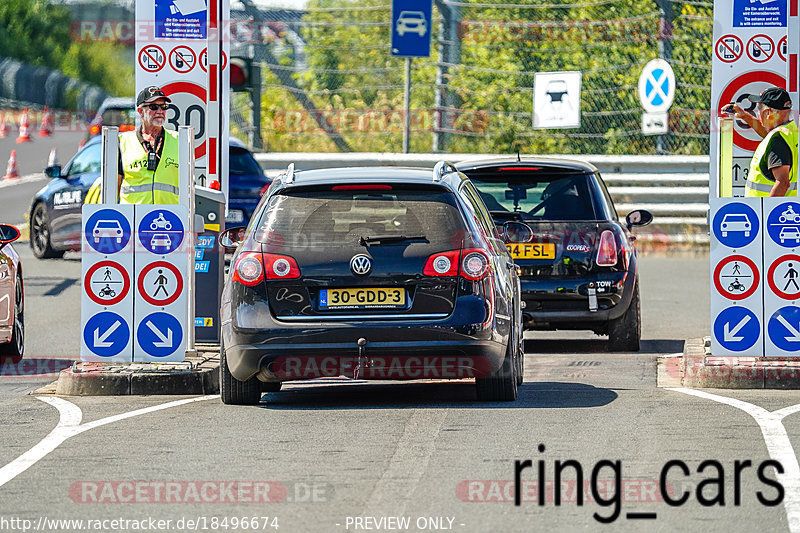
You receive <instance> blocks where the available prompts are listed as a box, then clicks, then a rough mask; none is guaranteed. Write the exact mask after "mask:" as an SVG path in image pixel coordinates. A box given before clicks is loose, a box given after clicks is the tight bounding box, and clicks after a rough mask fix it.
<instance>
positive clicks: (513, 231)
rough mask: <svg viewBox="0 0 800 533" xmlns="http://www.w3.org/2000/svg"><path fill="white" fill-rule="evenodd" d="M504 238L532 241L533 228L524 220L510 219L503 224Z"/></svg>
mask: <svg viewBox="0 0 800 533" xmlns="http://www.w3.org/2000/svg"><path fill="white" fill-rule="evenodd" d="M503 240H504V241H506V242H531V241H532V240H533V229H531V227H530V226H529V225H527V224H523V223H522V222H515V221H513V220H512V221H509V222H506V223H505V224H503Z"/></svg>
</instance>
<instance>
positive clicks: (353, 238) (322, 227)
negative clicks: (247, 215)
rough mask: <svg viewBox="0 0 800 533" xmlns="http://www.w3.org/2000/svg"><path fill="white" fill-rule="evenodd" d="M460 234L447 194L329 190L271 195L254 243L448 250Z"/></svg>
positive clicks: (457, 213)
mask: <svg viewBox="0 0 800 533" xmlns="http://www.w3.org/2000/svg"><path fill="white" fill-rule="evenodd" d="M463 234H464V222H463V221H462V218H461V214H460V211H459V210H458V207H457V206H456V203H455V198H454V196H453V194H452V193H449V192H446V191H441V192H440V191H439V190H436V191H433V190H380V191H364V190H343V191H330V190H329V191H303V192H288V193H286V194H279V195H276V196H274V197H273V198H271V199H270V201H269V205H268V206H267V208H266V209H265V210H264V214H263V215H262V218H261V220H260V221H259V226H258V229H257V230H256V235H255V239H256V240H257V241H258V242H262V243H267V242H271V241H273V240H275V239H278V240H279V241H282V242H283V243H284V250H287V249H292V248H294V247H303V248H307V247H308V246H309V245H312V246H314V247H317V248H326V247H338V246H342V245H348V244H350V245H358V244H359V242H360V240H361V239H362V238H370V237H371V238H375V237H381V236H394V237H398V236H401V235H402V236H405V237H409V238H412V237H413V238H418V239H415V240H416V241H417V242H427V243H430V244H431V245H435V246H436V247H437V248H439V249H452V248H454V246H453V242H454V240H458V237H457V236H458V235H463ZM459 242H460V241H459ZM386 244H387V245H389V246H391V245H392V244H395V242H394V241H387V243H386ZM459 246H460V244H459Z"/></svg>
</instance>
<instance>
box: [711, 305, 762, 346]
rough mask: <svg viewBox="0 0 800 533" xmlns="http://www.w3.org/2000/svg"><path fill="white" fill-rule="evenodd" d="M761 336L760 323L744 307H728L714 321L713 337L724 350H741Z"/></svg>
mask: <svg viewBox="0 0 800 533" xmlns="http://www.w3.org/2000/svg"><path fill="white" fill-rule="evenodd" d="M760 336H761V324H760V322H759V320H758V318H757V317H756V315H755V313H753V312H752V311H751V310H749V309H747V308H746V307H739V306H735V307H729V308H727V309H725V310H723V311H722V312H721V313H720V314H719V315H718V316H717V319H716V320H715V321H714V337H716V339H717V341H718V342H719V343H720V345H721V346H722V347H723V348H725V349H726V350H730V351H732V352H743V351H745V350H748V349H750V348H752V347H753V345H754V344H755V343H756V341H758V338H759V337H760Z"/></svg>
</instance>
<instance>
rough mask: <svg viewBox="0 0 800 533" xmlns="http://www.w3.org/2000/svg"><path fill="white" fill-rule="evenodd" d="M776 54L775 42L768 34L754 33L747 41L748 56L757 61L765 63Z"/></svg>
mask: <svg viewBox="0 0 800 533" xmlns="http://www.w3.org/2000/svg"><path fill="white" fill-rule="evenodd" d="M774 54H775V42H774V41H773V40H772V39H770V38H769V36H768V35H764V34H759V35H754V36H753V37H751V38H750V40H749V41H747V57H749V58H750V59H752V60H753V61H755V62H756V63H765V62H767V61H769V60H770V59H772V56H773V55H774Z"/></svg>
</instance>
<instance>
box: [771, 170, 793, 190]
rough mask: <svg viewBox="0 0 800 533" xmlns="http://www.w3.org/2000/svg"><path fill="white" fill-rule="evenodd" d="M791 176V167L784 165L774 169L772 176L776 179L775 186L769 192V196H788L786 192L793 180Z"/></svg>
mask: <svg viewBox="0 0 800 533" xmlns="http://www.w3.org/2000/svg"><path fill="white" fill-rule="evenodd" d="M791 174H792V167H791V165H783V166H780V167H775V168H773V169H772V175H773V176H774V177H775V185H773V186H772V190H771V191H769V195H770V196H771V197H773V196H779V197H783V196H786V192H787V191H788V190H789V185H790V182H791V179H792V176H791Z"/></svg>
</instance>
